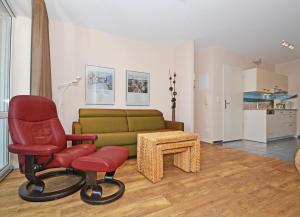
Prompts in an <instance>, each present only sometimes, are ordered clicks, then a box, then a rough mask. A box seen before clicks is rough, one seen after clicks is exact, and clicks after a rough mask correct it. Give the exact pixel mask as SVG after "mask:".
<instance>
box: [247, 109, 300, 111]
mask: <svg viewBox="0 0 300 217" xmlns="http://www.w3.org/2000/svg"><path fill="white" fill-rule="evenodd" d="M244 110H245V111H250V110H253V111H257V110H263V111H267V110H276V111H277V110H280V111H298V109H276V108H271V109H269V108H268V109H244Z"/></svg>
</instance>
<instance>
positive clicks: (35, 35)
mask: <svg viewBox="0 0 300 217" xmlns="http://www.w3.org/2000/svg"><path fill="white" fill-rule="evenodd" d="M32 8H33V11H32V44H31V95H38V96H45V97H48V98H50V99H51V98H52V85H51V62H50V45H49V20H48V13H47V8H46V5H45V2H44V0H32Z"/></svg>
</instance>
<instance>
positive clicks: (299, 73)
mask: <svg viewBox="0 0 300 217" xmlns="http://www.w3.org/2000/svg"><path fill="white" fill-rule="evenodd" d="M275 71H276V72H278V73H281V74H285V75H287V76H288V80H289V93H290V94H298V98H297V99H296V100H295V103H297V106H298V109H300V100H299V96H300V59H299V60H295V61H291V62H287V63H282V64H277V65H276V66H275ZM297 118H298V123H297V127H298V130H297V132H298V135H300V111H299V110H298V115H297Z"/></svg>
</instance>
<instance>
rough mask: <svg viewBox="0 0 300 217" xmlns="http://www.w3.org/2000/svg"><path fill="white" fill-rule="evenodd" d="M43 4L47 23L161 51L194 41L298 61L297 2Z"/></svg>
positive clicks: (86, 0) (50, 0) (82, 0)
mask: <svg viewBox="0 0 300 217" xmlns="http://www.w3.org/2000/svg"><path fill="white" fill-rule="evenodd" d="M45 1H46V4H47V8H48V14H49V17H50V19H58V20H62V21H67V22H72V23H76V24H80V25H83V26H86V27H90V28H95V29H98V30H100V31H105V32H110V33H113V34H117V35H121V36H125V37H128V38H132V39H137V40H143V41H147V42H151V43H159V44H162V45H164V46H176V45H178V44H180V43H181V42H183V41H185V40H189V39H194V40H199V41H200V42H201V45H202V47H208V46H218V47H224V48H228V49H231V50H234V51H236V52H239V53H241V54H243V55H247V56H250V57H253V58H259V57H261V58H263V59H264V60H266V61H268V62H271V63H282V62H287V61H291V60H294V59H298V58H300V0H205V1H204V0H45ZM282 40H287V41H289V42H291V43H293V44H294V45H295V46H296V49H295V50H294V51H290V50H288V49H286V48H283V47H281V46H280V43H281V41H282Z"/></svg>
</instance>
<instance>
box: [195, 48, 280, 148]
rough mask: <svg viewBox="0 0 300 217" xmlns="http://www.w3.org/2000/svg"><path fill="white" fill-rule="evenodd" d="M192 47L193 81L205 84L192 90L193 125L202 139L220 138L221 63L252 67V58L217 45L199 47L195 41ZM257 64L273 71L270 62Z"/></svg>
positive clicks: (221, 120)
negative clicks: (194, 68) (194, 76)
mask: <svg viewBox="0 0 300 217" xmlns="http://www.w3.org/2000/svg"><path fill="white" fill-rule="evenodd" d="M195 47H196V60H195V62H196V78H197V79H196V83H198V84H201V85H204V89H203V91H202V93H201V90H202V87H198V89H197V91H196V94H195V102H196V105H195V117H196V119H195V126H196V129H197V132H198V133H199V134H200V137H201V138H202V140H203V141H206V142H213V141H219V140H223V109H224V99H223V81H222V70H223V65H224V64H226V65H231V66H236V67H239V68H242V69H248V68H253V67H255V65H254V64H253V63H252V61H253V60H254V58H250V57H245V56H242V55H240V54H237V53H235V52H233V51H229V50H225V49H223V48H217V47H211V48H207V49H205V50H202V49H200V48H199V47H200V46H198V42H196V46H195ZM260 67H261V68H264V69H268V70H271V71H274V65H272V64H268V63H263V64H262V65H261V66H260ZM198 111H199V114H196V113H197V112H198Z"/></svg>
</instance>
